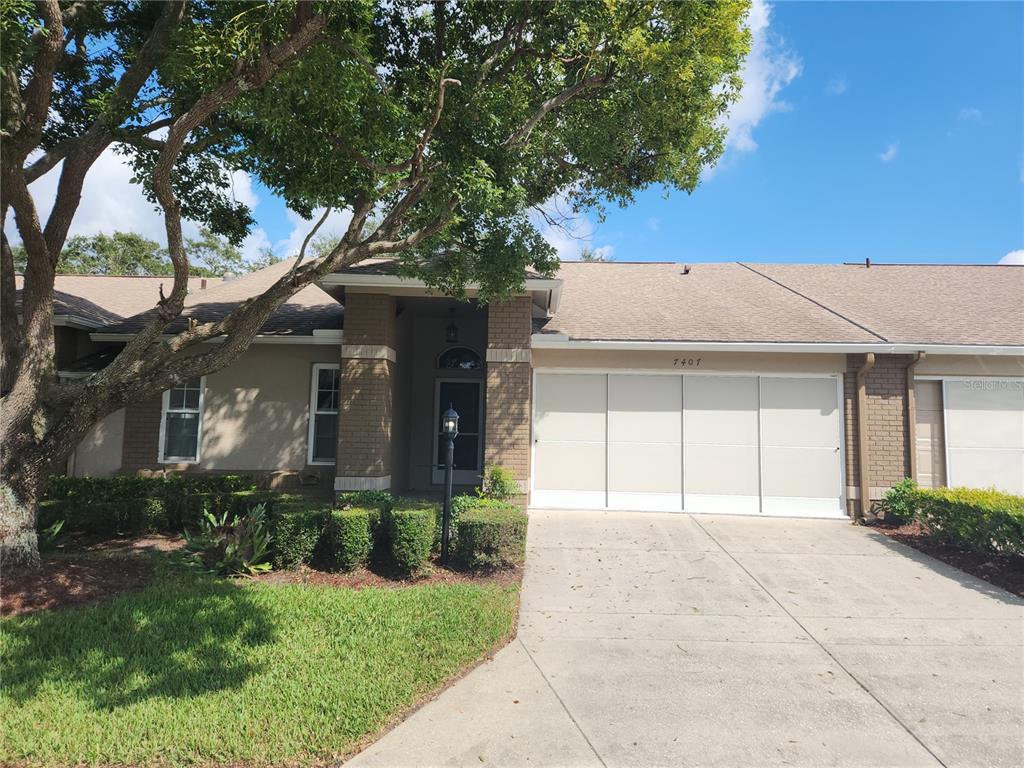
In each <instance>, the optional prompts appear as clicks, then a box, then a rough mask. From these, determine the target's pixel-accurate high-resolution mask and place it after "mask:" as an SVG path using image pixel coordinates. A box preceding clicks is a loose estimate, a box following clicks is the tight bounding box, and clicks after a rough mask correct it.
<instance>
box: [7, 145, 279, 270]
mask: <svg viewBox="0 0 1024 768" xmlns="http://www.w3.org/2000/svg"><path fill="white" fill-rule="evenodd" d="M61 167H62V165H60V164H59V165H57V166H56V167H55V168H54V169H53V170H51V171H50V172H49V173H47V174H46V175H45V176H42V177H41V178H39V179H37V180H36V181H35V182H34V183H33V184H32V185H31V186H30V187H29V190H30V191H31V192H32V197H33V199H34V200H35V204H36V209H37V210H38V212H39V216H40V218H41V219H42V221H43V222H45V221H46V220H47V218H48V217H49V215H50V211H51V210H52V208H53V202H54V200H55V199H56V197H57V183H58V182H59V181H60V172H61ZM230 177H231V192H230V194H231V195H232V196H233V197H234V199H235V200H237V201H238V202H240V203H244V204H245V205H247V206H249V207H250V208H255V207H256V206H257V205H258V204H259V202H260V199H259V196H258V195H257V194H256V192H255V190H254V189H253V183H252V178H251V177H250V176H249V174H248V173H246V172H245V171H234V172H232V173H231V174H230ZM131 178H132V168H131V165H130V164H129V163H128V159H127V158H126V157H125V156H124V155H119V154H118V153H117V152H115V151H114V149H113V147H108V148H107V149H105V150H104V151H103V154H101V155H100V156H99V158H97V160H96V162H95V163H94V164H93V166H92V168H90V169H89V173H88V175H87V176H86V177H85V184H84V185H83V186H82V199H81V202H80V203H79V206H78V210H77V211H76V212H75V217H74V219H72V221H71V227H70V228H69V230H68V236H69V237H74V236H75V235H86V236H89V235H96V234H99V233H101V232H103V233H106V234H110V233H112V232H115V231H117V230H121V231H123V232H138V233H139V234H140V235H142V236H144V237H148V238H149V239H150V240H155V241H156V242H158V243H160V244H161V245H166V244H167V230H166V228H165V227H164V217H163V213H162V212H161V211H160V210H159V209H158V208H157V206H155V205H154V204H153V203H151V202H149V200H147V199H146V197H145V195H144V194H143V191H142V187H141V186H139V185H138V184H132V183H131ZM5 223H6V227H5V230H6V232H7V235H8V237H10V238H11V240H12V241H13V242H20V241H21V237H20V236H19V235H18V232H17V228H16V227H15V225H14V216H13V214H11V215H10V216H8V220H7V222H5ZM182 232H183V234H184V235H185V237H186V238H191V237H197V236H198V235H199V225H197V224H196V223H195V222H193V221H188V220H185V221H183V222H182ZM269 246H270V241H269V239H268V238H267V234H266V232H264V231H263V229H261V228H259V227H257V228H255V229H254V230H253V231H252V232H251V233H250V234H249V236H248V237H247V238H246V239H245V240H244V241H243V243H242V253H243V255H244V256H245V257H246V258H252V257H254V256H257V255H258V254H259V252H260V250H262V249H263V248H265V247H269Z"/></svg>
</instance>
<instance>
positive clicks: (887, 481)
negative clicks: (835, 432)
mask: <svg viewBox="0 0 1024 768" xmlns="http://www.w3.org/2000/svg"><path fill="white" fill-rule="evenodd" d="M913 360H914V358H913V356H912V355H875V365H874V367H873V368H872V369H871V371H870V372H869V373H868V375H867V378H866V379H865V380H864V387H865V396H866V407H865V426H866V433H865V453H866V454H867V457H866V458H867V464H866V466H865V464H864V462H863V460H862V459H861V457H860V456H858V455H857V418H858V414H857V391H856V390H857V382H856V377H857V371H858V369H860V367H861V366H863V365H864V355H847V364H846V377H845V381H844V391H845V400H846V403H845V406H846V485H847V496H848V498H850V499H853V498H855V497H856V495H857V494H858V493H859V490H858V486H859V484H860V472H862V471H863V472H867V481H868V486H869V496H870V499H869V501H877V500H879V499H881V498H882V497H883V496H884V495H885V492H886V491H887V490H888V489H889V488H891V487H892V486H893V485H895V484H896V483H898V482H899V481H900V480H902V479H903V478H905V477H907V476H908V475H909V474H910V453H909V446H908V434H909V430H908V424H907V366H908V365H910V363H912V362H913ZM870 507H871V505H870V504H868V505H866V506H865V509H870Z"/></svg>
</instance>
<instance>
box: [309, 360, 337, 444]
mask: <svg viewBox="0 0 1024 768" xmlns="http://www.w3.org/2000/svg"><path fill="white" fill-rule="evenodd" d="M338 381H339V373H338V366H337V364H334V363H317V364H316V365H314V366H313V381H312V386H311V392H310V402H309V463H310V464H333V463H334V459H335V456H336V455H337V450H338Z"/></svg>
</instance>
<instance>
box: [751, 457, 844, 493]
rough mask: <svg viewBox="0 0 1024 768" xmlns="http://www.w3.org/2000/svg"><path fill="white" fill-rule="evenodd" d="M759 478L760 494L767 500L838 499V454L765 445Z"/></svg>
mask: <svg viewBox="0 0 1024 768" xmlns="http://www.w3.org/2000/svg"><path fill="white" fill-rule="evenodd" d="M761 478H762V479H761V483H762V491H761V492H762V493H763V494H764V495H765V496H766V497H768V496H785V497H790V498H803V497H810V498H822V497H824V498H838V496H839V463H838V460H837V452H836V450H835V449H834V448H791V447H770V446H765V447H764V448H762V450H761Z"/></svg>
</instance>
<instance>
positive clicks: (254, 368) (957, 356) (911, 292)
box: [55, 262, 1024, 517]
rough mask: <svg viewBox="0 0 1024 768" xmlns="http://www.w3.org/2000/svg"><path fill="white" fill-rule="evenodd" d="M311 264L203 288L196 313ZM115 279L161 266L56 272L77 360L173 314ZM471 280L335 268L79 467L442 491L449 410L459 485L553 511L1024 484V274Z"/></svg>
mask: <svg viewBox="0 0 1024 768" xmlns="http://www.w3.org/2000/svg"><path fill="white" fill-rule="evenodd" d="M289 266H290V262H282V263H281V264H278V265H274V266H272V267H269V268H267V269H265V270H262V271H260V272H257V273H253V274H252V275H247V276H245V277H241V278H236V279H230V280H225V281H223V282H219V281H217V282H214V281H211V284H210V285H206V284H205V283H204V284H202V285H199V286H193V289H192V291H191V293H190V294H189V297H188V300H187V303H186V312H185V314H186V316H188V317H195V318H197V319H198V320H200V321H204V320H209V319H213V318H216V317H220V316H222V315H223V314H224V313H226V312H227V311H229V310H230V309H231V308H233V307H234V306H236V305H237V304H238V303H239V302H240V301H242V300H244V299H245V298H247V297H249V296H251V295H254V294H256V293H258V292H260V291H262V290H263V289H264V288H265V287H267V286H269V285H270V284H271V283H272V282H273V281H274V280H276V279H277V277H279V276H280V274H281V273H282V270H286V269H288V268H289ZM109 280H138V281H154V280H156V278H104V277H93V278H81V277H77V278H70V277H67V278H65V277H60V278H58V285H57V290H58V299H57V301H58V306H57V307H56V308H55V312H56V314H57V318H58V320H57V322H58V323H60V324H62V325H63V326H65V327H66V329H65V330H64V334H65V335H62V336H60V337H59V339H60V340H61V341H60V344H61V345H62V346H63V347H64V348H63V349H58V361H59V365H60V367H61V368H62V370H61V373H62V375H65V376H84V375H89V373H90V371H92V370H95V369H96V367H98V366H100V365H103V364H105V362H106V361H108V360H109V359H110V357H111V356H112V355H113V354H114V353H115V352H116V350H117V348H118V347H119V345H120V344H123V343H124V342H125V341H126V340H127V339H128V338H130V336H131V334H133V333H135V332H137V331H138V330H139V328H140V327H141V326H142V324H143V323H144V322H145V321H146V319H147V317H148V314H149V312H150V311H152V310H149V309H147V308H148V307H151V306H152V305H153V303H154V299H155V296H156V293H155V290H156V289H155V286H153V287H150V286H147V284H146V283H145V282H140V283H138V284H137V286H142V287H141V288H139V289H138V293H139V294H140V297H139V302H146V303H143V304H141V305H140V306H138V309H137V310H136V312H135V313H132V312H129V311H126V310H125V308H124V306H123V304H124V299H125V296H126V294H125V293H124V292H121V294H120V297H121V305H119V306H117V307H112V306H110V305H109V303H106V304H105V299H104V297H105V295H107V293H108V292H109V290H110V287H109V286H107V285H105V281H109ZM62 281H64V282H63V283H62ZM71 281H77V282H74V285H73V286H72V283H71ZM150 294H152V295H150ZM473 295H474V292H473V290H472V289H470V290H469V299H468V300H467V301H457V300H455V299H451V298H447V297H442V296H437V295H434V294H431V293H430V291H428V290H427V288H425V287H424V285H423V284H422V283H419V282H417V281H415V280H409V279H405V278H402V277H400V276H398V274H397V272H396V270H395V269H394V266H393V265H392V264H390V263H388V262H375V263H368V264H364V265H360V266H358V267H355V268H352V269H349V270H346V271H344V272H339V273H335V274H332V275H329V276H328V278H327V279H325V280H324V281H323V282H322V283H321V284H320V285H319V286H315V287H309V288H306V289H304V290H303V291H301V292H300V293H298V294H297V295H296V296H295V297H293V298H292V299H291V300H290V301H289V303H288V304H286V305H285V306H284V307H282V308H281V309H280V310H279V311H278V312H277V313H276V314H275V315H274V316H273V317H272V318H271V319H270V320H269V321H268V323H267V324H266V325H265V326H264V328H263V329H262V330H261V333H260V336H259V337H258V338H257V339H256V342H255V343H254V344H253V345H252V347H251V348H250V349H249V351H247V352H246V353H245V354H244V356H243V357H242V358H241V359H240V360H238V361H237V362H236V363H234V364H232V365H231V366H229V367H227V368H225V369H224V370H221V371H218V372H216V373H212V374H210V375H208V376H205V377H203V378H201V379H197V380H193V381H189V382H184V383H183V384H182V385H181V386H180V387H177V388H175V389H173V390H170V391H169V392H165V393H164V394H163V396H162V397H158V398H154V399H152V400H149V401H145V402H139V403H136V404H132V405H131V406H129V407H127V408H125V409H124V410H123V411H119V412H117V413H114V414H112V415H111V416H109V417H108V418H107V419H106V420H104V422H103V423H101V424H100V425H98V426H97V427H96V428H95V429H94V430H93V432H92V433H91V434H90V436H89V437H88V438H87V439H86V440H85V441H84V442H83V444H82V445H81V446H80V447H79V449H78V451H76V453H75V455H74V456H72V457H71V459H70V460H69V471H70V472H73V473H74V474H78V475H84V474H93V475H99V474H116V473H137V472H159V471H186V472H232V473H237V472H245V473H253V474H255V475H257V476H260V477H263V478H264V479H265V482H267V483H268V484H271V485H274V486H276V487H294V488H298V489H302V490H305V491H308V492H314V493H315V492H321V493H323V494H329V493H332V492H338V491H346V490H360V489H392V490H393V491H396V492H402V493H429V492H436V491H438V490H440V488H441V483H442V480H443V472H442V471H441V470H440V469H439V468H438V465H439V458H440V457H442V456H443V453H441V451H442V448H443V442H442V440H443V438H442V436H441V434H440V414H441V413H442V412H444V411H445V410H447V409H448V408H449V407H452V408H454V409H455V410H456V411H457V412H458V413H459V416H460V421H459V437H458V438H457V440H456V443H455V482H456V484H460V485H473V484H476V483H478V482H479V479H480V474H481V472H482V469H483V467H484V466H485V465H490V464H497V465H501V466H504V467H506V468H507V469H509V470H511V471H512V472H513V473H514V475H515V476H516V478H517V479H518V480H519V482H520V484H521V487H522V490H523V494H524V495H523V499H522V500H523V502H524V503H527V504H529V505H530V506H533V507H544V508H588V509H602V508H609V509H627V510H669V511H686V512H696V513H699V512H716V513H731V514H752V515H782V516H817V517H833V516H843V515H847V514H855V513H856V511H857V510H858V509H860V508H861V506H862V505H861V504H860V502H859V500H860V499H865V498H867V499H870V500H876V499H879V498H881V496H882V495H883V494H884V492H885V490H886V489H887V488H888V487H890V486H891V485H892V484H894V483H896V482H898V481H899V480H901V479H903V478H904V477H907V476H913V477H914V478H916V479H917V480H918V482H919V483H920V484H922V485H925V486H939V485H951V486H952V485H965V486H975V487H996V488H999V489H1001V490H1004V491H1008V492H1011V493H1024V304H1022V301H1021V299H1022V297H1024V268H1021V267H1014V266H930V265H929V266H926V265H877V264H867V263H865V264H852V265H760V264H742V263H731V264H696V265H689V266H686V265H682V264H672V263H563V264H562V266H561V269H560V270H559V272H558V274H557V275H555V276H554V277H544V276H541V275H534V274H528V275H526V277H525V281H524V290H523V291H522V293H521V294H520V295H518V296H515V297H514V298H512V299H510V300H508V301H505V302H501V303H489V304H480V303H478V302H477V301H475V299H474V298H473ZM62 302H63V303H62ZM83 306H88V307H97V308H99V309H102V314H101V312H99V311H97V312H92V313H90V312H89V311H86V310H83V309H82V307H83ZM68 307H72V308H73V309H75V310H76V311H75V312H72V311H71V309H68ZM111 315H112V316H113V317H115V318H117V319H115V320H113V321H111V319H110V316H111ZM181 322H182V323H184V322H185V321H184V320H182V321H181ZM171 330H172V331H173V330H177V327H176V326H172V328H171Z"/></svg>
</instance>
